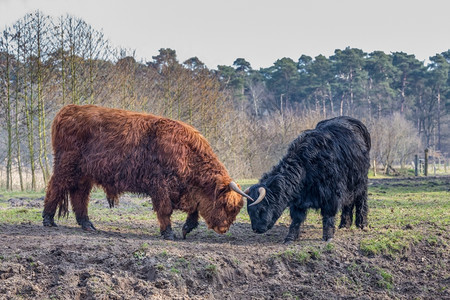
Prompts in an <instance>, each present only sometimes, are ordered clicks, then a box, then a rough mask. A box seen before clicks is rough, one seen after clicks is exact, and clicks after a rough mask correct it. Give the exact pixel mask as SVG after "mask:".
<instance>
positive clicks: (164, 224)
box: [152, 190, 175, 240]
mask: <svg viewBox="0 0 450 300" xmlns="http://www.w3.org/2000/svg"><path fill="white" fill-rule="evenodd" d="M152 202H153V207H154V209H155V211H156V216H157V217H158V222H159V228H160V232H161V235H162V236H163V238H164V239H165V240H175V234H174V233H173V230H172V224H171V221H170V217H171V215H172V212H173V208H172V202H171V201H170V198H169V195H168V193H167V191H166V190H163V191H162V190H160V191H159V193H157V197H152Z"/></svg>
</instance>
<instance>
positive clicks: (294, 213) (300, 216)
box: [284, 205, 307, 244]
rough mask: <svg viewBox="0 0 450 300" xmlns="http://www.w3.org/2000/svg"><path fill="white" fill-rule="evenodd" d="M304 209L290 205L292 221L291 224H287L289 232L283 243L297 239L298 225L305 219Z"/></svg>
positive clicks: (298, 233)
mask: <svg viewBox="0 0 450 300" xmlns="http://www.w3.org/2000/svg"><path fill="white" fill-rule="evenodd" d="M306 211H307V210H306V209H299V208H296V207H295V206H294V205H292V206H291V208H290V212H291V219H292V222H291V225H290V226H289V233H288V234H287V236H286V238H285V239H284V243H285V244H290V243H292V242H293V241H295V240H296V239H298V237H299V235H300V225H301V224H302V223H303V221H305V219H306Z"/></svg>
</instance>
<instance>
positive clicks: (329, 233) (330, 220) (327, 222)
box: [322, 214, 335, 242]
mask: <svg viewBox="0 0 450 300" xmlns="http://www.w3.org/2000/svg"><path fill="white" fill-rule="evenodd" d="M334 222H335V215H327V214H322V226H323V240H324V241H327V242H328V241H331V240H332V239H333V237H334Z"/></svg>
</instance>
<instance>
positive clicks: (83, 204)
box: [70, 178, 96, 231]
mask: <svg viewBox="0 0 450 300" xmlns="http://www.w3.org/2000/svg"><path fill="white" fill-rule="evenodd" d="M91 189H92V182H91V181H90V180H89V179H87V178H84V179H82V180H80V181H79V182H78V185H77V186H76V187H75V188H73V189H71V190H70V202H71V203H72V209H73V212H74V213H75V217H76V219H77V223H78V225H80V226H81V228H83V229H84V230H88V231H94V230H96V229H95V227H94V225H93V224H92V223H91V221H89V216H88V204H89V193H90V192H91Z"/></svg>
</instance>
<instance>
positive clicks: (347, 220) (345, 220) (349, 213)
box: [339, 202, 355, 228]
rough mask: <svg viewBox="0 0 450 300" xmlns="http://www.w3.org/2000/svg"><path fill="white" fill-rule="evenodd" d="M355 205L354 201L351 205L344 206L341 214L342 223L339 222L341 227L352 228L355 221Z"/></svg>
mask: <svg viewBox="0 0 450 300" xmlns="http://www.w3.org/2000/svg"><path fill="white" fill-rule="evenodd" d="M354 207H355V205H354V203H353V202H352V203H351V204H349V205H345V206H344V207H343V208H342V214H341V224H339V228H344V227H345V228H350V227H351V226H352V223H353V208H354Z"/></svg>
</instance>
